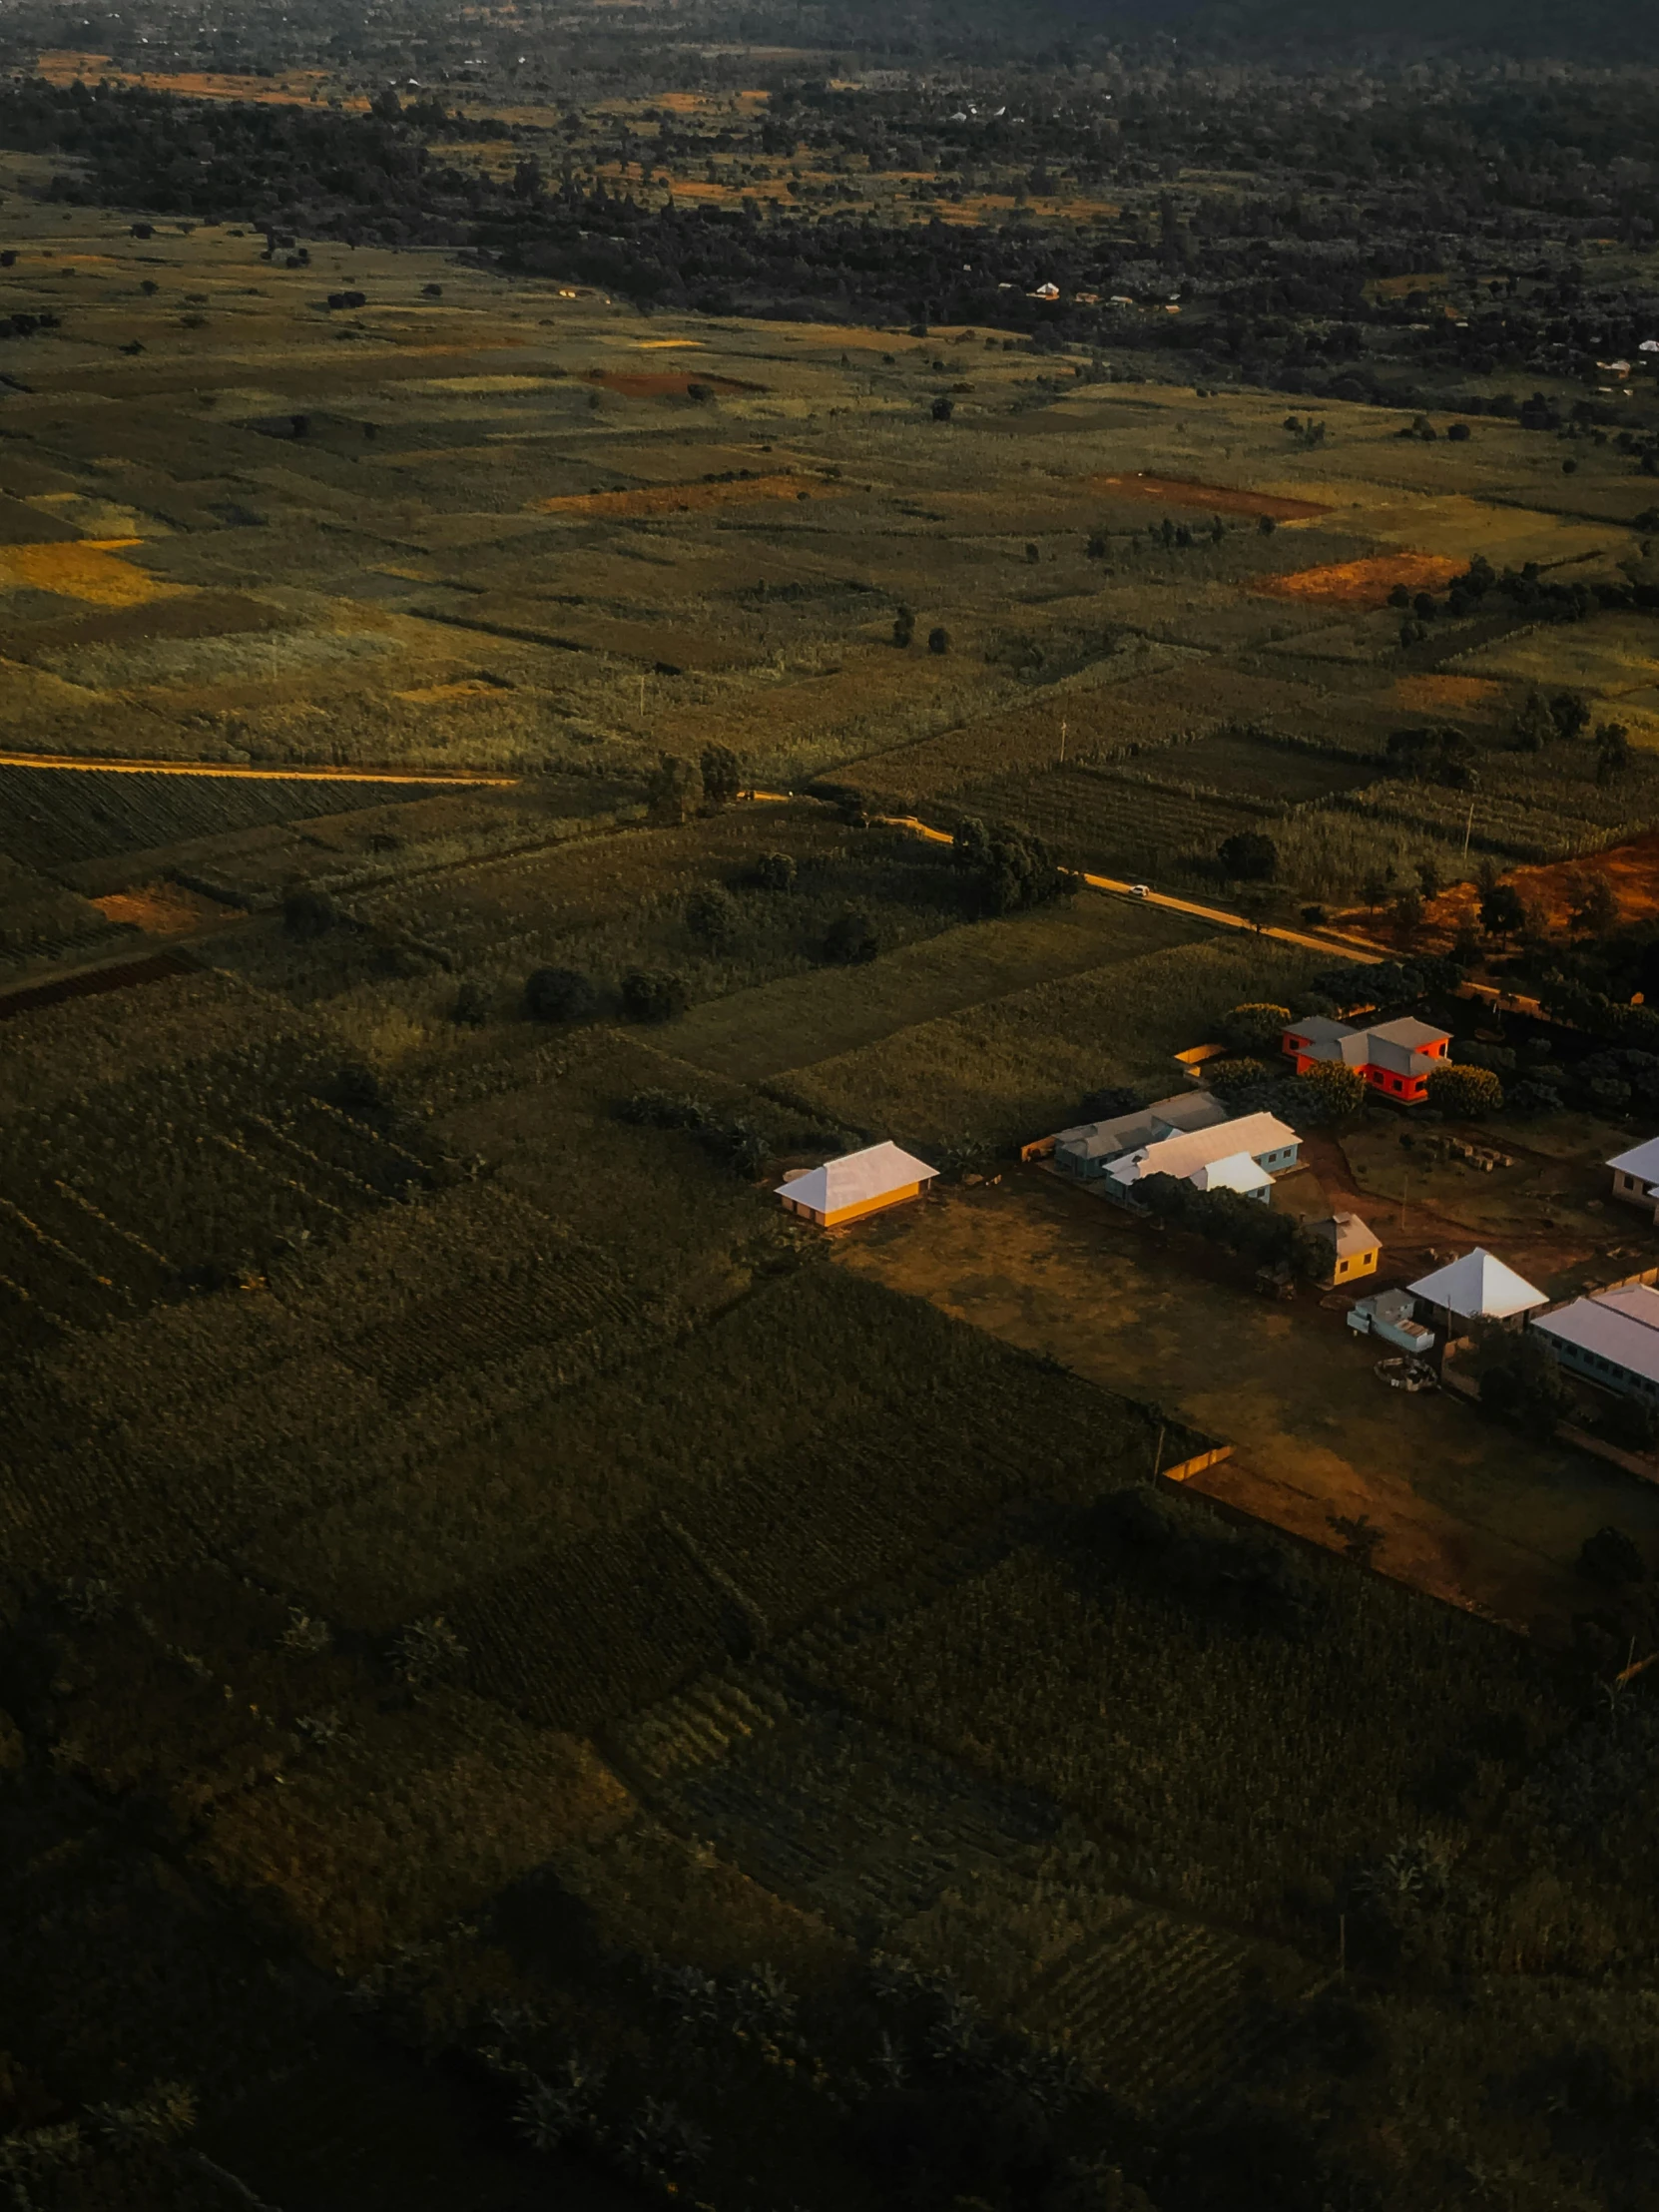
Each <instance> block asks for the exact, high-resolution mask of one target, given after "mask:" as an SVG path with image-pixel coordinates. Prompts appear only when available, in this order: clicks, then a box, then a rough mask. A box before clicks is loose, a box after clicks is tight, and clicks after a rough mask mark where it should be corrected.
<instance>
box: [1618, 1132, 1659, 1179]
mask: <svg viewBox="0 0 1659 2212" xmlns="http://www.w3.org/2000/svg"><path fill="white" fill-rule="evenodd" d="M1607 1165H1608V1166H1609V1167H1610V1168H1622V1169H1623V1170H1624V1172H1625V1174H1626V1175H1639V1176H1640V1177H1641V1178H1642V1180H1643V1182H1644V1183H1659V1137H1649V1138H1648V1139H1647V1141H1646V1143H1644V1144H1638V1145H1632V1146H1631V1148H1630V1150H1629V1151H1628V1152H1618V1153H1615V1154H1614V1156H1613V1157H1612V1159H1611V1160H1609V1161H1608V1162H1607Z"/></svg>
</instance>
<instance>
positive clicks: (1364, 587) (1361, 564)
mask: <svg viewBox="0 0 1659 2212" xmlns="http://www.w3.org/2000/svg"><path fill="white" fill-rule="evenodd" d="M1467 565H1468V564H1467V562H1465V561H1453V560H1450V559H1448V557H1447V556H1446V555H1445V554H1443V553H1383V554H1379V555H1378V556H1377V557H1376V558H1375V559H1374V560H1369V561H1338V562H1335V563H1334V564H1333V565H1332V566H1331V567H1329V568H1303V569H1298V570H1297V572H1296V573H1295V575H1293V576H1264V577H1262V578H1261V579H1260V581H1259V582H1258V583H1257V584H1256V586H1255V589H1256V590H1257V591H1259V592H1264V593H1266V594H1267V595H1268V596H1269V597H1270V598H1274V599H1312V600H1323V601H1325V602H1327V603H1329V604H1330V605H1331V606H1333V607H1385V606H1386V605H1387V603H1388V594H1389V593H1390V592H1391V591H1393V590H1395V589H1396V588H1397V587H1398V586H1399V585H1401V584H1403V585H1404V586H1405V589H1406V590H1407V591H1411V592H1417V591H1443V590H1444V589H1445V587H1446V585H1447V584H1449V583H1450V582H1451V579H1452V578H1453V577H1454V576H1461V575H1462V573H1463V570H1464V569H1465V568H1466V567H1467Z"/></svg>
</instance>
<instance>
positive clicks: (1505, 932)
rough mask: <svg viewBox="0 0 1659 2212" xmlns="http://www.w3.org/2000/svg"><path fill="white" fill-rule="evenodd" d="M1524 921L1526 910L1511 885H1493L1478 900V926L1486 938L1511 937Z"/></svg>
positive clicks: (1517, 892) (1518, 894)
mask: <svg viewBox="0 0 1659 2212" xmlns="http://www.w3.org/2000/svg"><path fill="white" fill-rule="evenodd" d="M1525 920H1526V908H1525V907H1524V906H1523V905H1522V904H1521V896H1520V893H1519V891H1517V890H1516V888H1515V886H1514V884H1513V883H1493V884H1492V885H1491V887H1490V889H1488V890H1486V891H1483V892H1482V893H1481V898H1480V926H1481V928H1482V929H1484V930H1485V932H1486V934H1487V936H1488V937H1512V936H1513V935H1514V934H1515V931H1516V930H1517V929H1519V928H1520V927H1521V926H1522V925H1523V923H1524V922H1525Z"/></svg>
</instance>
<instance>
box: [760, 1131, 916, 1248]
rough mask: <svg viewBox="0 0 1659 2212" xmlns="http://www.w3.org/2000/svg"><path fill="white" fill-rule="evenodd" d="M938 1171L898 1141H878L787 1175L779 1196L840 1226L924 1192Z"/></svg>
mask: <svg viewBox="0 0 1659 2212" xmlns="http://www.w3.org/2000/svg"><path fill="white" fill-rule="evenodd" d="M938 1172H939V1171H938V1169H937V1168H930V1167H929V1166H928V1165H927V1163H926V1161H925V1160H917V1159H915V1158H914V1157H913V1156H912V1155H911V1154H910V1153H908V1152H901V1151H900V1150H899V1148H898V1146H897V1145H895V1144H872V1145H868V1146H866V1147H865V1149H864V1150H863V1151H862V1152H847V1153H843V1154H842V1156H841V1158H840V1159H838V1160H826V1161H825V1163H824V1165H823V1167H821V1168H808V1169H807V1170H806V1171H805V1172H803V1173H799V1174H796V1175H790V1176H786V1177H785V1179H784V1181H783V1182H782V1183H780V1184H779V1186H778V1189H777V1192H776V1193H775V1196H777V1197H779V1198H781V1199H782V1200H783V1201H784V1205H785V1207H786V1208H787V1210H788V1211H789V1212H790V1213H792V1214H800V1215H802V1216H803V1217H804V1219H806V1220H808V1221H816V1222H817V1223H818V1225H819V1227H820V1228H821V1229H837V1228H839V1226H840V1224H841V1223H842V1222H845V1221H859V1220H861V1219H862V1217H863V1216H864V1215H865V1214H878V1213H879V1212H880V1211H881V1209H882V1208H883V1207H884V1206H898V1205H901V1204H902V1203H903V1201H904V1200H905V1199H907V1198H919V1197H920V1196H921V1194H922V1192H923V1191H925V1190H926V1189H927V1187H928V1185H929V1184H930V1183H931V1182H932V1181H933V1180H934V1178H935V1177H936V1176H937V1174H938Z"/></svg>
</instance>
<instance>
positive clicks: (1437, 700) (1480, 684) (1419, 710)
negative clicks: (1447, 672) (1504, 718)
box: [1393, 675, 1509, 715]
mask: <svg viewBox="0 0 1659 2212" xmlns="http://www.w3.org/2000/svg"><path fill="white" fill-rule="evenodd" d="M1393 696H1394V701H1395V703H1396V705H1398V706H1401V707H1403V708H1405V709H1406V710H1407V711H1408V712H1410V713H1412V714H1418V715H1436V714H1465V715H1482V714H1492V713H1495V712H1496V711H1497V710H1498V709H1499V708H1500V707H1502V705H1503V703H1504V702H1505V700H1506V699H1507V698H1508V697H1509V687H1508V685H1507V684H1500V683H1497V682H1495V681H1494V679H1493V678H1491V677H1490V676H1433V675H1423V676H1401V677H1400V678H1399V679H1398V680H1397V682H1396V683H1395V685H1394V692H1393Z"/></svg>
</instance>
